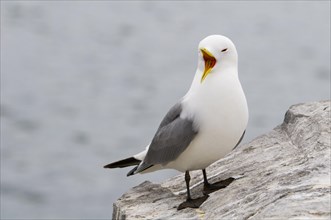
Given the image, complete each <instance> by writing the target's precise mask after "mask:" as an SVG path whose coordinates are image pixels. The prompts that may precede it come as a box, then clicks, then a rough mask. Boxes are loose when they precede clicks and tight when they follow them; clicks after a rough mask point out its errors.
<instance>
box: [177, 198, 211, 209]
mask: <svg viewBox="0 0 331 220" xmlns="http://www.w3.org/2000/svg"><path fill="white" fill-rule="evenodd" d="M208 197H209V196H208V195H204V196H202V197H199V198H196V199H187V200H186V201H185V202H183V203H181V204H180V205H179V206H178V208H177V210H181V209H185V208H194V209H196V208H199V207H200V205H201V204H202V203H204V202H205V201H206V200H207V199H208Z"/></svg>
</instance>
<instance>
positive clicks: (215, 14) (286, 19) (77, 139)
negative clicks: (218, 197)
mask: <svg viewBox="0 0 331 220" xmlns="http://www.w3.org/2000/svg"><path fill="white" fill-rule="evenodd" d="M210 34H223V35H226V36H228V37H230V38H231V39H232V40H233V42H234V43H235V44H236V46H237V50H238V53H239V76H240V80H241V82H242V86H243V88H244V90H245V93H246V96H247V100H248V105H249V111H250V121H249V125H248V128H247V132H246V136H245V138H244V142H248V141H250V140H252V139H253V138H255V137H257V136H259V135H261V134H263V133H265V132H268V131H270V130H271V129H273V128H274V127H275V126H277V125H278V124H280V123H282V120H283V117H284V114H285V112H286V110H287V109H288V108H289V106H290V105H292V104H297V103H301V102H310V101H318V100H326V99H330V2H329V1H268V2H262V1H247V2H246V1H234V2H229V1H220V2H215V1H207V2H199V1H182V2H177V1H176V2H175V1H160V2H150V1H15V0H14V1H1V219H69V218H71V219H110V218H111V214H112V203H113V202H114V201H115V200H116V199H117V198H118V197H120V196H121V195H122V194H123V193H124V192H126V191H128V190H129V189H130V188H131V187H133V186H135V185H137V184H139V183H141V182H143V181H145V180H149V181H154V182H160V181H162V180H164V179H166V178H168V177H171V176H174V175H176V174H178V172H176V171H160V172H155V173H151V174H146V175H136V176H133V177H130V178H128V177H126V173H127V172H128V170H129V169H117V170H106V169H103V168H102V167H103V165H105V164H107V163H109V162H112V161H114V160H117V159H122V158H125V157H126V156H130V155H133V154H135V153H137V152H139V151H141V150H143V149H144V148H145V146H146V145H147V144H148V143H149V141H150V140H151V138H152V137H153V135H154V132H155V131H156V128H157V127H158V124H159V123H160V121H161V119H162V118H163V116H164V114H165V113H166V112H167V110H168V109H169V108H170V107H171V106H172V105H173V104H174V103H175V102H177V100H178V99H180V98H181V97H182V96H183V95H184V94H185V93H186V91H187V90H188V88H189V86H190V84H191V81H192V79H193V76H194V73H195V69H196V65H197V52H198V48H197V46H198V43H199V41H200V40H201V39H203V38H204V37H206V36H208V35H210ZM224 107H225V108H226V106H224Z"/></svg>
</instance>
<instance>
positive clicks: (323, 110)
mask: <svg viewBox="0 0 331 220" xmlns="http://www.w3.org/2000/svg"><path fill="white" fill-rule="evenodd" d="M330 105H331V103H330V101H321V102H312V103H305V104H298V105H293V106H291V107H290V109H289V110H288V111H287V112H286V114H285V119H284V122H283V123H282V124H281V125H279V126H277V127H276V128H275V129H273V130H272V131H271V132H269V133H267V134H264V135H262V136H260V137H257V138H256V139H254V140H252V141H251V142H249V143H247V144H242V145H241V146H239V147H238V148H236V149H235V150H234V151H232V152H231V153H230V154H229V155H228V156H227V157H225V158H223V159H221V160H219V161H217V162H216V163H214V164H213V165H211V166H210V167H208V168H207V173H208V174H209V179H210V182H216V181H219V180H222V179H226V178H229V177H234V178H235V179H236V180H235V181H234V182H233V183H231V184H230V185H229V186H228V187H226V188H224V189H221V190H219V191H216V192H214V193H212V194H210V197H209V198H208V199H207V201H206V202H204V203H203V204H202V205H201V207H200V208H199V209H184V210H180V211H177V209H176V208H177V206H178V205H179V204H180V203H181V202H183V201H184V200H185V198H186V190H185V182H184V176H183V175H178V176H176V177H173V178H171V179H169V180H167V181H165V182H164V183H162V184H154V183H151V182H148V181H146V182H144V183H142V184H140V185H139V186H136V187H134V188H133V189H131V190H130V191H128V192H127V193H125V194H124V195H123V196H122V197H121V198H119V199H118V200H117V201H116V202H115V203H114V210H113V219H184V218H186V219H270V218H274V219H275V218H277V219H330V218H331V213H330V207H331V202H330V201H331V196H330V195H331V194H330V188H331V187H330V185H331V184H330V182H331V180H330V161H331V160H330V157H331V156H330V154H331V151H330V149H331V147H330V144H331V143H330V142H331V124H330V122H331V118H330V109H331V106H330ZM191 176H192V182H191V186H192V187H191V188H192V195H193V197H198V196H200V195H201V191H202V174H201V171H194V172H192V175H191Z"/></svg>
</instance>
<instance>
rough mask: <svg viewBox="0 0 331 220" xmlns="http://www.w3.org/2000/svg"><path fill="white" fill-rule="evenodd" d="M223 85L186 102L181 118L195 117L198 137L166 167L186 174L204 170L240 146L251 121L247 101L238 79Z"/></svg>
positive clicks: (211, 88) (225, 82) (205, 90)
mask: <svg viewBox="0 0 331 220" xmlns="http://www.w3.org/2000/svg"><path fill="white" fill-rule="evenodd" d="M229 81H231V83H229ZM222 82H224V84H222V85H217V87H216V86H215V85H204V86H206V87H205V88H199V92H197V93H192V95H191V96H189V97H186V99H184V101H183V106H184V107H183V114H182V115H181V117H182V116H183V117H189V115H194V118H195V119H194V120H195V122H196V124H197V125H198V134H197V136H196V137H195V138H194V139H193V141H192V142H191V143H190V145H189V146H188V147H187V149H186V150H185V151H184V152H183V153H182V154H181V155H180V156H179V157H178V158H177V159H176V160H174V161H172V162H170V163H169V164H167V165H166V166H165V167H166V168H172V169H176V170H179V171H182V172H184V171H187V170H198V169H204V168H206V167H207V166H209V165H210V164H212V163H213V162H215V161H217V160H219V159H221V158H223V157H224V156H225V155H226V154H228V153H229V152H230V151H231V150H232V149H233V148H234V147H235V145H236V144H237V143H238V141H239V139H240V137H241V136H242V134H243V132H244V131H245V129H246V126H247V122H248V108H247V103H246V98H245V95H244V93H243V91H242V88H241V85H240V82H239V80H238V79H237V78H234V79H233V78H229V79H228V80H226V79H224V78H223V80H222ZM213 88H214V91H213Z"/></svg>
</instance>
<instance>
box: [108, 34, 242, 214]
mask: <svg viewBox="0 0 331 220" xmlns="http://www.w3.org/2000/svg"><path fill="white" fill-rule="evenodd" d="M198 54H199V55H198V56H199V58H198V67H197V70H196V73H195V76H194V78H193V82H192V84H191V87H190V89H189V90H188V92H187V93H186V95H185V96H184V97H183V98H181V99H180V100H179V101H178V102H177V103H176V104H175V105H174V106H173V107H172V108H171V109H170V110H169V111H168V113H167V114H166V115H165V117H164V118H163V120H162V121H161V124H160V126H159V127H158V129H157V131H156V134H155V136H154V137H153V139H152V141H151V142H150V144H148V146H147V147H146V149H145V150H144V151H142V152H140V153H138V154H136V155H134V156H132V157H129V158H126V159H123V160H120V161H117V162H114V163H111V164H108V165H106V166H104V167H105V168H117V167H127V166H135V167H134V168H133V169H132V170H131V171H130V172H129V173H128V174H127V175H128V176H131V175H134V174H137V173H146V172H151V171H156V170H160V169H165V168H170V169H175V170H178V171H181V172H185V181H186V187H187V200H186V201H185V202H183V203H182V204H180V205H179V206H178V209H182V208H187V207H191V208H198V207H199V206H200V205H201V204H202V203H203V202H204V201H205V200H206V199H207V198H208V195H207V194H208V193H210V192H213V191H215V190H218V189H220V188H222V187H224V184H210V183H209V182H208V180H207V175H206V170H205V169H206V167H208V166H209V165H210V164H212V163H213V162H215V161H217V160H219V159H221V158H223V157H224V156H225V155H227V154H228V153H229V152H230V151H231V150H232V149H234V148H235V147H236V146H237V145H238V144H239V143H240V141H241V140H242V138H243V136H244V134H245V131H246V126H247V123H248V107H247V101H246V97H245V94H244V91H243V89H242V86H241V84H240V81H239V78H238V54H237V50H236V47H235V45H234V44H233V43H232V41H231V40H230V39H229V38H227V37H225V36H221V35H210V36H208V37H206V38H204V39H203V40H202V41H200V43H199V47H198ZM192 170H202V173H203V179H204V195H205V196H203V197H201V198H197V199H192V197H191V194H190V187H189V186H190V185H189V183H190V174H189V172H190V171H192ZM230 182H231V181H230ZM228 184H229V183H228Z"/></svg>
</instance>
